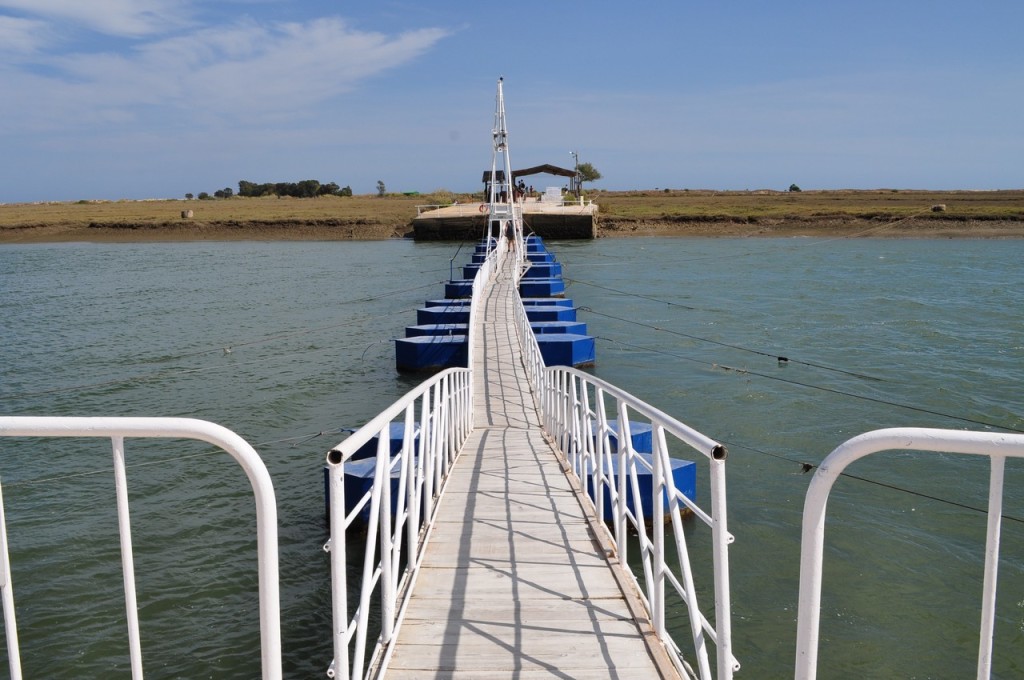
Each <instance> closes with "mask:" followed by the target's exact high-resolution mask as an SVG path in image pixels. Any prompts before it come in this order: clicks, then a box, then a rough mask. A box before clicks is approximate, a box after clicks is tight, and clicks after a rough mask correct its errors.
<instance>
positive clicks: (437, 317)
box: [395, 234, 596, 371]
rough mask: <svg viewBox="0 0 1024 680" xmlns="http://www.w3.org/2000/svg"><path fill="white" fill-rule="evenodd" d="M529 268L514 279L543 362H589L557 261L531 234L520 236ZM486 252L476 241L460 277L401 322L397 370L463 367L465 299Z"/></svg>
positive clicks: (591, 353)
mask: <svg viewBox="0 0 1024 680" xmlns="http://www.w3.org/2000/svg"><path fill="white" fill-rule="evenodd" d="M524 244H525V247H526V255H527V260H528V261H529V268H528V269H527V270H526V272H525V273H524V274H523V278H522V280H521V281H520V283H519V294H520V296H521V297H522V300H523V306H524V307H525V308H526V316H527V318H528V319H529V320H530V327H531V328H532V329H533V333H534V336H535V337H536V338H537V344H538V345H539V346H540V351H541V355H542V356H543V357H544V363H545V364H547V365H548V366H575V367H582V366H592V365H593V364H594V361H595V357H596V352H595V347H594V338H593V337H591V336H589V335H587V325H586V324H585V323H583V322H581V321H578V320H577V319H576V308H575V307H573V304H572V300H569V299H566V298H565V282H564V281H563V280H562V265H561V263H559V262H558V261H557V260H556V259H555V256H554V254H553V253H551V252H550V251H549V250H548V249H547V247H546V245H545V244H544V240H543V239H542V238H541V237H539V236H536V235H533V234H531V235H530V236H528V237H527V238H526V239H525V240H524ZM486 253H487V244H486V243H483V242H481V243H480V244H478V245H477V247H476V251H475V252H474V253H473V256H472V259H471V261H470V262H469V263H468V264H466V265H465V266H464V267H462V271H461V274H462V277H463V278H459V279H452V280H450V281H448V282H447V283H446V284H445V287H444V298H440V299H432V300H426V301H425V303H424V306H423V307H421V308H419V309H418V310H416V323H415V324H414V325H411V326H406V328H405V337H404V338H401V339H399V340H396V341H395V366H396V368H398V370H399V371H437V370H442V369H445V368H451V367H455V366H462V367H465V366H466V362H467V357H468V352H467V350H466V347H467V343H468V337H469V334H468V331H467V328H468V325H469V302H470V296H471V295H472V294H473V277H474V276H475V275H476V272H477V270H478V269H479V267H480V263H481V262H482V260H483V258H484V257H485V256H486Z"/></svg>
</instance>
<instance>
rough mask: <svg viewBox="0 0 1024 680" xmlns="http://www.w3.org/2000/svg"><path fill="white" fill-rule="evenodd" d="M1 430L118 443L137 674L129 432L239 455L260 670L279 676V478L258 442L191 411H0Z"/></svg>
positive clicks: (10, 617)
mask: <svg viewBox="0 0 1024 680" xmlns="http://www.w3.org/2000/svg"><path fill="white" fill-rule="evenodd" d="M0 436H6V437H109V438H110V439H111V441H112V443H113V449H114V469H115V480H116V484H115V486H116V491H117V505H118V524H119V529H120V534H121V556H122V571H123V577H124V585H125V609H126V614H127V618H128V627H129V633H128V635H129V643H130V648H131V654H130V656H131V664H132V675H133V677H135V678H141V677H142V651H141V644H140V642H139V630H138V608H137V605H136V598H135V575H134V565H133V559H132V544H131V529H130V523H129V519H128V494H127V479H126V477H125V466H124V439H125V438H126V437H138V438H141V437H146V438H172V439H195V440H198V441H203V442H206V443H208V444H212V445H214V446H217V447H219V448H220V449H222V450H224V451H225V452H227V453H228V454H230V455H231V457H232V458H234V459H235V460H236V461H237V462H238V464H239V465H240V466H241V467H242V469H243V470H244V471H245V474H246V476H247V477H248V478H249V483H250V484H251V485H252V490H253V495H254V496H255V499H256V532H257V533H256V540H257V544H256V545H257V547H256V549H257V560H258V570H259V591H260V638H261V647H262V662H263V678H264V679H265V680H272V679H276V678H280V677H281V611H280V610H281V605H280V594H279V585H278V555H277V501H276V498H275V495H274V486H273V483H272V482H271V480H270V474H269V473H268V472H267V468H266V466H265V465H264V464H263V460H262V459H261V458H260V456H259V454H258V453H256V451H255V449H253V448H252V446H250V445H249V443H248V442H246V441H245V440H244V439H242V438H241V437H240V436H238V435H237V434H235V433H234V432H232V431H231V430H228V429H227V428H225V427H222V426H220V425H217V424H215V423H211V422H208V421H205V420H195V419H192V418H106V417H100V418H76V417H27V416H26V417H15V416H3V417H0ZM0 519H2V497H0ZM3 525H4V522H2V521H0V543H2V545H0V559H2V560H3V565H2V567H3V568H2V569H0V578H2V579H3V580H2V582H0V590H2V595H3V606H4V621H5V626H4V627H5V629H6V631H7V641H8V662H9V665H10V668H11V677H12V678H20V677H21V668H20V664H21V662H20V658H19V655H18V643H17V624H16V622H15V619H14V596H13V594H12V592H11V579H10V565H9V558H8V555H7V532H6V526H3Z"/></svg>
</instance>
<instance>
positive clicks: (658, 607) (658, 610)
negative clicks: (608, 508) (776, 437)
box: [636, 432, 665, 640]
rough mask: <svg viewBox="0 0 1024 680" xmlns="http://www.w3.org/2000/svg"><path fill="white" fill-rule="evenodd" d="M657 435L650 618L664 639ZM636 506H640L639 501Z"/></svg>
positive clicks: (662, 534) (661, 489) (660, 476)
mask: <svg viewBox="0 0 1024 680" xmlns="http://www.w3.org/2000/svg"><path fill="white" fill-rule="evenodd" d="M656 434H657V433H655V432H652V433H651V435H652V440H653V441H652V444H653V452H652V455H651V464H652V466H651V467H652V469H651V524H652V526H651V531H652V532H653V534H654V564H653V565H652V574H651V576H652V578H653V579H654V582H653V583H652V584H651V618H652V619H653V623H654V630H655V632H656V633H657V634H658V637H659V638H661V639H663V640H664V639H665V574H664V568H663V565H664V564H665V522H664V520H665V511H664V507H663V506H662V500H661V499H662V497H663V494H664V493H665V468H664V466H663V465H662V461H661V453H662V446H663V445H664V444H665V441H664V437H662V438H661V441H660V442H659V441H658V437H657V436H656ZM636 505H640V502H639V500H638V501H637V502H636Z"/></svg>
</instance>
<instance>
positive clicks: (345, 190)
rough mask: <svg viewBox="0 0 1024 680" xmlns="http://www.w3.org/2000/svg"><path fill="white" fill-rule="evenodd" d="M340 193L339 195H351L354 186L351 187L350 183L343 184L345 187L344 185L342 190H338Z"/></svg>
mask: <svg viewBox="0 0 1024 680" xmlns="http://www.w3.org/2000/svg"><path fill="white" fill-rule="evenodd" d="M338 195H339V196H351V195H352V187H350V186H348V185H345V186H343V187H342V188H341V189H340V190H339V191H338Z"/></svg>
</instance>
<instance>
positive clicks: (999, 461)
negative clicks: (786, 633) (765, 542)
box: [795, 427, 1024, 680]
mask: <svg viewBox="0 0 1024 680" xmlns="http://www.w3.org/2000/svg"><path fill="white" fill-rule="evenodd" d="M892 450H903V451H907V450H909V451H929V452H940V453H962V454H968V455H975V456H988V457H989V459H990V461H991V472H990V477H989V498H988V528H987V531H986V539H985V568H984V583H983V585H982V604H981V624H980V629H979V642H978V674H977V677H978V679H979V680H982V679H983V678H988V677H989V676H990V674H991V668H992V636H993V629H994V622H995V604H996V586H997V576H998V573H999V538H1000V529H1001V526H1002V512H1003V474H1004V470H1005V466H1006V459H1007V458H1009V457H1014V458H1024V435H1020V434H1003V433H994V432H967V431H962V430H937V429H930V428H915V427H903V428H889V429H884V430H874V431H872V432H866V433H864V434H862V435H859V436H857V437H854V438H853V439H850V440H847V441H846V442H844V443H843V444H840V445H839V446H838V447H837V448H836V449H835V450H834V451H832V453H830V454H829V455H828V457H826V458H825V460H823V461H822V463H821V465H820V466H819V467H818V470H817V471H816V472H815V473H814V477H813V478H812V479H811V484H810V486H809V487H808V489H807V497H806V499H805V501H804V515H803V535H802V537H801V548H800V608H799V617H798V619H797V643H796V673H795V677H796V678H798V679H799V680H813V679H814V678H815V677H817V665H818V632H819V627H820V623H821V568H822V559H823V554H824V548H825V510H826V505H827V503H828V495H829V492H830V491H831V490H832V485H833V484H834V483H835V481H836V479H838V478H839V476H840V475H841V474H842V473H843V470H845V469H846V467H847V466H848V465H850V464H851V463H853V462H854V461H856V460H859V459H861V458H863V457H865V456H868V455H871V454H873V453H878V452H880V451H892Z"/></svg>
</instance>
